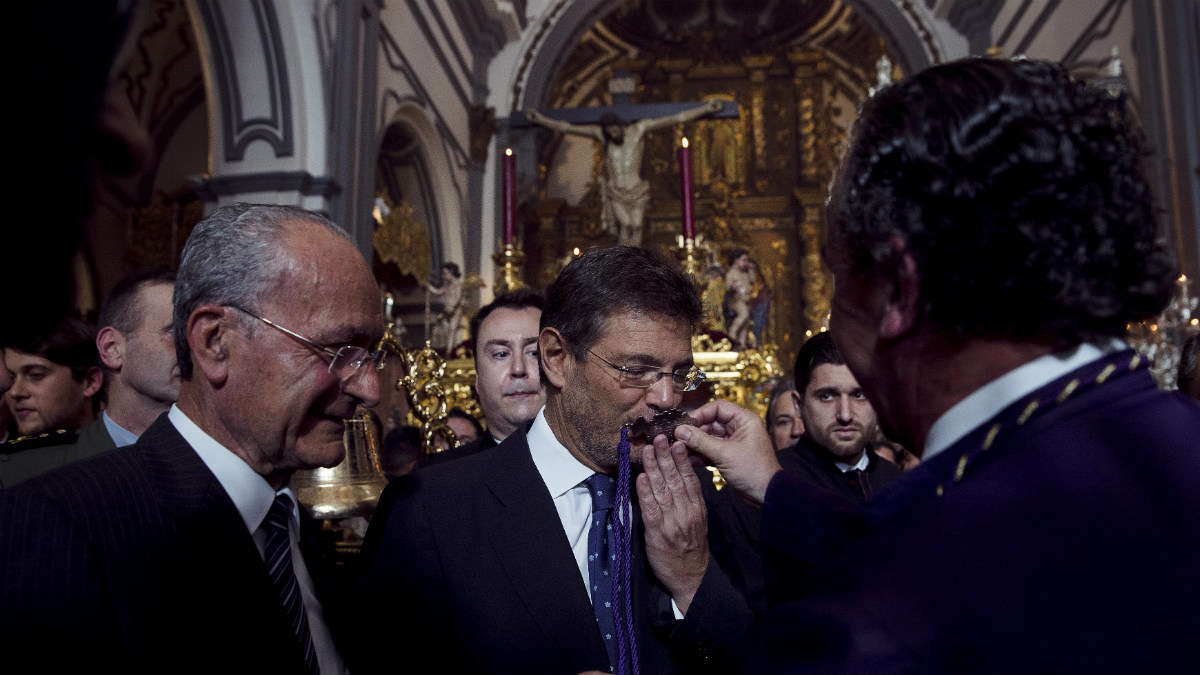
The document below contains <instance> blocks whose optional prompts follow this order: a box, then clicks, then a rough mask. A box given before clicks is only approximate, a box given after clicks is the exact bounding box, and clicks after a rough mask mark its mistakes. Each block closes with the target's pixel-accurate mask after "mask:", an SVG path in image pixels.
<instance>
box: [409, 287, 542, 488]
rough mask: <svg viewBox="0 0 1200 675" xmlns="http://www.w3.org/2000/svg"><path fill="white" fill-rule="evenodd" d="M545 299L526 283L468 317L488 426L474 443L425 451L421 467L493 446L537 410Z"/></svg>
mask: <svg viewBox="0 0 1200 675" xmlns="http://www.w3.org/2000/svg"><path fill="white" fill-rule="evenodd" d="M544 302H545V301H544V299H543V298H542V295H541V293H538V292H537V291H535V290H533V289H529V288H523V289H520V290H516V291H512V292H509V293H505V294H503V295H500V296H498V297H497V298H496V299H495V300H492V301H491V302H490V303H488V304H486V305H484V306H483V307H481V308H480V309H479V311H478V312H477V313H476V314H475V316H474V317H472V318H471V344H472V346H473V348H474V350H475V393H476V394H477V395H478V397H479V409H480V410H481V411H482V412H483V419H484V421H486V422H487V430H486V431H485V432H484V433H483V434H481V435H480V436H479V438H478V439H476V441H475V442H472V443H466V444H463V445H460V446H459V447H457V448H451V449H449V450H445V451H443V452H438V453H434V454H432V455H426V456H425V457H423V458H422V459H421V462H420V464H419V465H420V466H429V465H433V464H440V463H441V462H445V461H449V460H453V459H457V458H460V457H466V456H468V455H473V454H475V453H477V452H481V451H483V450H487V449H489V448H494V447H496V446H497V445H498V444H499V443H500V441H503V440H504V439H505V438H507V437H508V435H509V434H511V433H513V432H514V431H516V430H517V429H518V428H520V427H521V426H523V425H524V424H525V423H526V422H528V421H529V420H532V419H533V418H534V416H535V415H537V412H538V410H541V408H542V404H543V403H545V400H546V399H545V392H544V390H543V388H542V382H541V379H540V371H539V370H538V356H537V354H538V352H537V349H538V347H537V341H538V322H540V321H541V318H542V305H543V304H544Z"/></svg>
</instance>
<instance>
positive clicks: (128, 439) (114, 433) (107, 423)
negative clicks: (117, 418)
mask: <svg viewBox="0 0 1200 675" xmlns="http://www.w3.org/2000/svg"><path fill="white" fill-rule="evenodd" d="M100 419H102V420H104V429H105V430H106V431H108V437H109V438H111V439H112V442H113V445H115V446H117V447H118V448H123V447H125V446H127V445H133V444H134V443H136V442H137V439H138V435H137V434H135V433H133V432H132V431H130V430H128V429H126V428H125V427H123V426H121V425H120V424H117V423H116V422H114V421H113V418H111V417H109V416H108V411H107V410H105V411H104V412H102V413H100Z"/></svg>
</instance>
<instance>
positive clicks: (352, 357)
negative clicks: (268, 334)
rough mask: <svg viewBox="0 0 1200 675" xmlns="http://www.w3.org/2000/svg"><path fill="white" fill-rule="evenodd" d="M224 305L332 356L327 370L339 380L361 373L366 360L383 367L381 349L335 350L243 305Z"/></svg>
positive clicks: (340, 348) (348, 347) (376, 366)
mask: <svg viewBox="0 0 1200 675" xmlns="http://www.w3.org/2000/svg"><path fill="white" fill-rule="evenodd" d="M226 307H232V308H234V309H236V310H238V311H239V312H245V313H246V314H249V315H250V316H252V317H254V318H256V319H258V320H259V321H261V322H263V323H265V324H267V325H268V326H270V327H271V328H274V329H276V330H280V331H283V332H284V333H287V334H288V335H290V336H291V337H293V338H296V339H297V340H299V341H301V342H303V343H304V344H306V345H308V346H309V347H312V348H313V349H316V350H317V351H320V352H321V353H323V354H325V355H326V356H331V357H333V360H332V361H330V362H329V372H330V374H332V375H333V376H334V377H336V378H337V379H338V380H339V381H341V382H347V381H349V380H350V379H352V378H353V377H355V376H356V375H358V374H359V373H361V372H362V367H363V365H364V364H365V363H366V362H367V361H371V362H373V363H374V364H375V369H376V370H382V369H383V357H384V356H385V355H386V352H384V351H383V350H382V349H367V348H366V347H356V346H354V345H346V346H344V347H339V348H338V349H336V350H334V349H330V348H329V347H326V346H325V345H322V344H319V343H317V342H314V341H312V340H310V339H308V338H306V337H304V336H303V335H301V334H299V333H297V332H296V331H293V330H288V329H287V328H284V327H283V326H280V325H279V324H277V323H275V322H274V321H272V320H270V319H266V318H263V317H261V316H259V315H257V314H255V313H254V312H251V311H250V310H248V309H246V308H244V307H239V306H237V305H226Z"/></svg>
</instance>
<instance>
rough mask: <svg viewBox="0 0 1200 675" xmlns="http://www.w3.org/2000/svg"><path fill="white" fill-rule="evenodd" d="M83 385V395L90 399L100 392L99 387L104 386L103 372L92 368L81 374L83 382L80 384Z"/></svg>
mask: <svg viewBox="0 0 1200 675" xmlns="http://www.w3.org/2000/svg"><path fill="white" fill-rule="evenodd" d="M80 384H82V385H83V395H84V396H85V397H88V398H91V397H92V396H95V395H96V394H98V393H99V392H100V387H103V386H104V371H102V370H100V368H99V367H97V366H92V367H91V368H88V369H87V372H86V373H84V374H83V380H82V381H81V382H80Z"/></svg>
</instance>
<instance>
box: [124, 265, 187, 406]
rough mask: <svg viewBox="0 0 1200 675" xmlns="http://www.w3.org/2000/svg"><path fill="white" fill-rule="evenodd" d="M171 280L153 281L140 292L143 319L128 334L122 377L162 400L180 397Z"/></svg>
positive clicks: (137, 389)
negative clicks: (163, 281)
mask: <svg viewBox="0 0 1200 675" xmlns="http://www.w3.org/2000/svg"><path fill="white" fill-rule="evenodd" d="M173 292H174V287H173V286H172V285H171V284H152V285H148V286H146V287H144V288H142V289H141V290H140V291H139V292H138V298H137V303H138V309H139V316H140V319H141V323H140V324H139V325H138V327H137V329H136V330H134V331H133V332H131V333H129V334H127V335H123V337H124V338H125V350H124V358H123V359H122V363H121V375H120V378H121V380H122V382H123V383H124V384H125V386H127V387H129V388H130V389H132V390H134V391H135V392H137V393H138V394H139V395H141V396H143V397H145V398H147V399H149V400H152V401H155V402H157V403H162V404H168V405H169V404H171V403H173V402H175V400H176V399H177V398H179V365H178V363H177V362H176V360H175V340H174V338H173V337H172V335H171V296H172V294H173Z"/></svg>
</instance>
